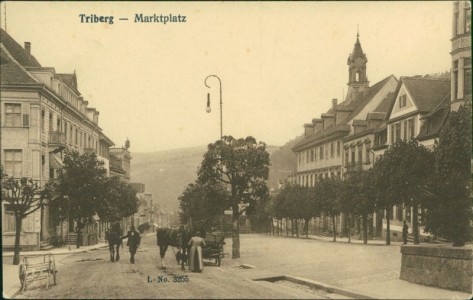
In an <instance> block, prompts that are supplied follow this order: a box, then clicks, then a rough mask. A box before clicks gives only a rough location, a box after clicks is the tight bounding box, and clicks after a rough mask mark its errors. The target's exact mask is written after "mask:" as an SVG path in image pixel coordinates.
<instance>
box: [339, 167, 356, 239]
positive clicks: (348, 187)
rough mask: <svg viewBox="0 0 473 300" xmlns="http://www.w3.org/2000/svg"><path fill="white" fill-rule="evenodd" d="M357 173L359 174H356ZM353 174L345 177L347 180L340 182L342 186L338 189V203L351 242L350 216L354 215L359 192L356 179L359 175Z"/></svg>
mask: <svg viewBox="0 0 473 300" xmlns="http://www.w3.org/2000/svg"><path fill="white" fill-rule="evenodd" d="M355 175H357V174H355ZM355 175H353V173H350V174H348V175H347V176H346V177H345V180H342V181H341V182H340V187H339V189H338V192H337V195H338V203H339V205H340V211H341V212H342V213H343V214H344V215H345V222H346V227H347V236H348V242H349V243H350V242H351V232H350V231H351V222H350V217H354V211H355V205H356V197H355V195H356V194H357V193H358V191H357V184H356V180H355V179H357V178H358V176H355Z"/></svg>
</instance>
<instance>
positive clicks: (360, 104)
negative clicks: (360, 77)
mask: <svg viewBox="0 0 473 300" xmlns="http://www.w3.org/2000/svg"><path fill="white" fill-rule="evenodd" d="M391 78H394V79H395V80H396V81H397V79H396V77H394V75H390V76H388V77H386V78H385V79H383V80H381V81H379V82H378V83H376V84H375V85H373V86H372V87H370V88H369V90H368V93H367V94H366V95H365V96H364V97H363V95H362V94H361V95H360V97H359V98H358V99H357V100H356V101H352V102H349V101H348V100H347V99H346V100H345V101H343V102H342V103H340V104H339V105H337V108H338V107H339V106H341V107H344V108H347V107H350V108H352V109H353V111H352V112H351V113H350V114H348V115H347V116H346V117H345V118H344V119H343V120H340V122H339V124H338V125H336V126H332V127H330V128H328V129H326V130H323V131H320V132H317V133H316V134H315V135H309V136H308V137H307V138H305V139H303V140H301V141H300V142H299V143H297V144H296V145H295V146H294V147H293V148H292V150H293V151H297V150H298V149H300V148H302V147H305V146H307V145H309V144H312V143H317V142H318V140H322V139H323V140H325V139H326V138H328V137H329V136H330V135H336V134H337V136H338V134H341V133H343V134H347V133H349V132H350V126H349V125H348V124H347V123H348V122H349V121H350V120H352V119H353V118H354V117H355V116H356V115H357V114H358V113H359V112H360V111H361V110H362V109H363V108H364V107H365V106H366V105H367V104H368V103H369V102H370V101H371V100H372V99H373V98H374V97H375V96H376V94H378V92H379V91H380V90H381V89H382V88H383V87H384V86H385V85H386V84H387V83H388V82H389V80H390V79H391ZM391 94H392V93H390V94H388V96H389V95H391ZM391 97H393V96H391ZM391 97H389V99H391ZM383 101H384V100H383ZM327 113H328V114H333V113H334V110H333V108H330V109H329V110H328V112H327Z"/></svg>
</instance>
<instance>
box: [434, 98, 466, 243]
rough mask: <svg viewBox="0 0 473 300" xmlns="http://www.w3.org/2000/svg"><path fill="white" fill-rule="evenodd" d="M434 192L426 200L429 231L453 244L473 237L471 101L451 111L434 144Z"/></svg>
mask: <svg viewBox="0 0 473 300" xmlns="http://www.w3.org/2000/svg"><path fill="white" fill-rule="evenodd" d="M434 156H435V172H434V181H433V183H434V184H433V185H432V190H433V196H432V198H431V199H430V201H429V202H427V203H426V207H427V211H426V220H425V225H426V226H425V228H426V231H428V232H430V233H433V234H435V235H439V236H443V237H445V238H447V239H449V240H450V241H452V242H453V246H463V245H464V244H465V242H466V241H468V240H470V239H471V227H470V224H471V220H472V207H471V179H472V177H471V176H472V173H471V157H472V149H471V105H466V106H461V107H460V108H459V110H458V111H452V112H450V115H449V118H448V120H447V123H446V125H445V126H444V128H443V129H442V130H441V132H440V135H439V140H438V142H436V144H435V147H434Z"/></svg>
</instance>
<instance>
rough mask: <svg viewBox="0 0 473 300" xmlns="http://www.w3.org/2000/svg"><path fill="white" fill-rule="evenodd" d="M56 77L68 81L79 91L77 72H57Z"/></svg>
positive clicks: (67, 82) (68, 83)
mask: <svg viewBox="0 0 473 300" xmlns="http://www.w3.org/2000/svg"><path fill="white" fill-rule="evenodd" d="M54 76H55V77H56V78H58V79H60V80H61V81H62V82H64V83H66V84H67V85H69V86H70V87H72V88H74V89H75V90H76V91H77V76H76V73H72V74H55V75H54Z"/></svg>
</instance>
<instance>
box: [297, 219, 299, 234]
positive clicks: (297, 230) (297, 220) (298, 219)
mask: <svg viewBox="0 0 473 300" xmlns="http://www.w3.org/2000/svg"><path fill="white" fill-rule="evenodd" d="M296 237H297V238H299V219H296Z"/></svg>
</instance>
